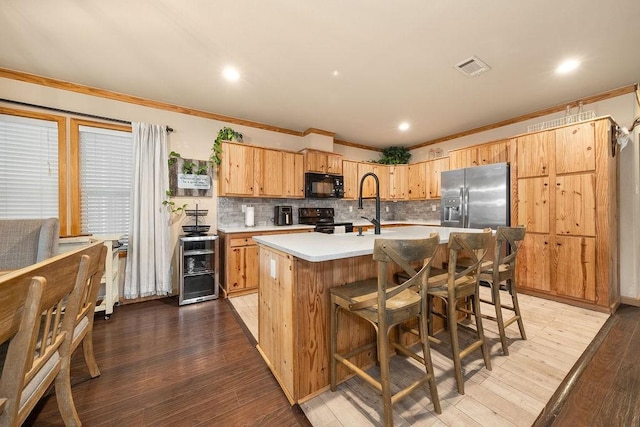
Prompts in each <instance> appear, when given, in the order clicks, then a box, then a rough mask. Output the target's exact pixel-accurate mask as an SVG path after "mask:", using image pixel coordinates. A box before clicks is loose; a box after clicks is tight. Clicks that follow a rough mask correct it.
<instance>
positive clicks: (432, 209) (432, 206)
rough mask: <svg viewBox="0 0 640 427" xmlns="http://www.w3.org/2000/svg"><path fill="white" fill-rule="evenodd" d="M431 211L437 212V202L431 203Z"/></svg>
mask: <svg viewBox="0 0 640 427" xmlns="http://www.w3.org/2000/svg"><path fill="white" fill-rule="evenodd" d="M431 211H432V212H435V211H436V205H435V203H434V204H432V205H431Z"/></svg>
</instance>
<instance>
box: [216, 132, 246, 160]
mask: <svg viewBox="0 0 640 427" xmlns="http://www.w3.org/2000/svg"><path fill="white" fill-rule="evenodd" d="M222 141H236V142H242V134H241V133H240V132H236V131H235V130H233V129H231V128H230V127H227V126H225V127H223V128H222V129H220V130H219V131H218V136H217V138H216V140H215V141H214V142H213V147H211V156H210V157H209V160H210V161H211V162H212V163H215V164H216V165H220V162H221V161H222V159H221V157H220V155H221V154H222Z"/></svg>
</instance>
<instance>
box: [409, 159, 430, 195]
mask: <svg viewBox="0 0 640 427" xmlns="http://www.w3.org/2000/svg"><path fill="white" fill-rule="evenodd" d="M407 175H408V178H407V180H408V183H409V190H408V191H407V193H408V194H407V196H408V198H409V200H424V199H426V198H427V191H428V190H427V187H428V186H429V185H428V183H427V162H419V163H413V164H410V165H409V167H408V170H407Z"/></svg>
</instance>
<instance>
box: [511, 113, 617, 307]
mask: <svg viewBox="0 0 640 427" xmlns="http://www.w3.org/2000/svg"><path fill="white" fill-rule="evenodd" d="M611 124H612V122H611V120H610V119H609V118H604V119H596V120H592V121H588V122H583V123H579V124H575V125H567V126H562V127H559V128H556V129H552V130H547V131H542V132H537V133H532V134H528V135H523V136H519V137H517V138H514V142H515V144H516V152H517V153H516V158H517V162H516V165H515V166H516V172H515V176H516V177H517V179H516V185H515V186H513V191H512V209H513V215H512V217H513V218H515V221H514V222H515V223H517V224H524V225H526V226H527V237H526V238H525V242H524V244H523V247H522V252H521V254H519V257H520V258H519V264H518V271H517V280H518V286H519V287H520V288H521V289H523V291H525V292H529V293H534V294H542V295H548V296H551V297H554V298H555V299H559V300H562V301H565V302H569V303H574V304H578V305H583V306H585V307H589V308H594V309H597V310H601V311H608V312H611V311H613V310H615V309H616V307H617V305H618V304H619V298H620V290H619V282H618V280H619V279H618V265H617V264H618V229H617V227H618V221H617V162H618V159H617V158H616V157H612V155H611V138H612V136H611ZM512 167H513V165H512ZM596 200H597V203H596Z"/></svg>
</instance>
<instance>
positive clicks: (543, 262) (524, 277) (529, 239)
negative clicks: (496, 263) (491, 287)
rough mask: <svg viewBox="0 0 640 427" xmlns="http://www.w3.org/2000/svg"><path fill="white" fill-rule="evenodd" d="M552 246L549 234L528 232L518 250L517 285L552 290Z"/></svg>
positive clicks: (546, 290)
mask: <svg viewBox="0 0 640 427" xmlns="http://www.w3.org/2000/svg"><path fill="white" fill-rule="evenodd" d="M550 246H551V245H550V236H549V235H548V234H534V233H529V232H527V234H526V235H525V238H524V241H523V242H522V246H521V247H520V250H519V252H518V265H517V270H516V282H517V284H516V286H518V287H523V288H529V289H535V290H539V291H545V292H550V291H551V277H550V271H551V270H550Z"/></svg>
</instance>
